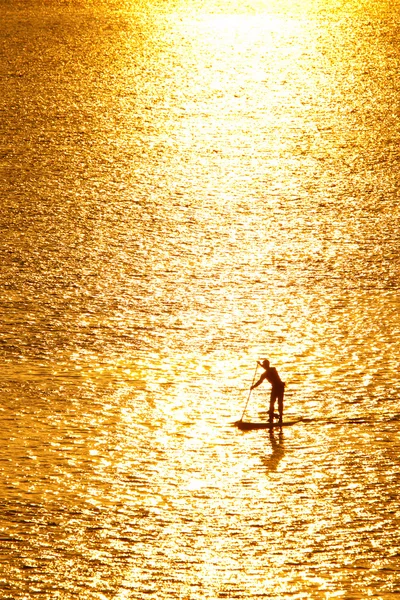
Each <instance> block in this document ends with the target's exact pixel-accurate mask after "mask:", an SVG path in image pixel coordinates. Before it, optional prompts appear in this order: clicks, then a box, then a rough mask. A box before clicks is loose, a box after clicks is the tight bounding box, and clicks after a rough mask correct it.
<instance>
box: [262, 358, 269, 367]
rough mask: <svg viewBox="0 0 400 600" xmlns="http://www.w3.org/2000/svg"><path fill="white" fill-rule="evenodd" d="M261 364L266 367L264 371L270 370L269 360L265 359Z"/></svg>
mask: <svg viewBox="0 0 400 600" xmlns="http://www.w3.org/2000/svg"><path fill="white" fill-rule="evenodd" d="M261 364H262V366H263V367H264V369H268V368H269V360H267V359H266V358H264V360H263V361H262V363H261Z"/></svg>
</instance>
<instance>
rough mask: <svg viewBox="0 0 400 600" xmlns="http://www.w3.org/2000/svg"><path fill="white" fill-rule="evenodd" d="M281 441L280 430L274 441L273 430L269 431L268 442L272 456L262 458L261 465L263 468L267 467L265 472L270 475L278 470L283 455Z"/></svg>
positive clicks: (283, 450)
mask: <svg viewBox="0 0 400 600" xmlns="http://www.w3.org/2000/svg"><path fill="white" fill-rule="evenodd" d="M283 439H284V438H283V433H282V429H280V430H279V435H278V439H276V437H275V435H274V430H273V429H270V430H269V440H270V442H271V448H272V454H270V455H269V456H264V457H263V458H262V463H263V465H264V466H265V467H267V470H268V471H269V472H270V473H271V472H273V471H276V470H277V469H278V466H279V462H280V461H281V460H282V458H283V457H284V455H285V448H284V445H283Z"/></svg>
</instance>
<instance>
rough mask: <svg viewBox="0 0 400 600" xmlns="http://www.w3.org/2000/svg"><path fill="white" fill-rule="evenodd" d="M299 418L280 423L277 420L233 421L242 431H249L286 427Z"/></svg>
mask: <svg viewBox="0 0 400 600" xmlns="http://www.w3.org/2000/svg"><path fill="white" fill-rule="evenodd" d="M299 421H300V419H297V420H296V421H283V423H282V424H281V425H279V423H278V421H275V423H248V422H246V421H236V423H234V424H235V425H236V427H237V428H238V429H241V430H242V431H250V430H251V429H273V428H275V427H287V426H289V425H295V424H296V423H299Z"/></svg>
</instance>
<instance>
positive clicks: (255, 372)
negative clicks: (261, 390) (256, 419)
mask: <svg viewBox="0 0 400 600" xmlns="http://www.w3.org/2000/svg"><path fill="white" fill-rule="evenodd" d="M257 369H258V362H257V365H256V370H255V371H254V376H253V381H252V383H251V386H250V391H249V395H248V398H247V402H246V406H245V407H244V410H243V413H242V416H241V418H240V421H237V423H241V422H242V421H243V417H244V413H245V412H246V408H247V405H248V403H249V400H250V396H251V388H252V387H253V383H254V380H255V378H256V374H257Z"/></svg>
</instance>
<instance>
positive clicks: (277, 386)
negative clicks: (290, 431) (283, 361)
mask: <svg viewBox="0 0 400 600" xmlns="http://www.w3.org/2000/svg"><path fill="white" fill-rule="evenodd" d="M257 364H259V365H260V367H262V368H263V369H264V373H263V374H262V375H261V377H260V379H259V380H258V381H257V382H256V383H255V384H254V385H252V386H251V388H250V391H251V390H254V388H256V387H258V386H259V385H260V384H261V383H262V382H263V381H264V380H265V379H266V380H267V381H268V382H269V383H270V384H271V386H272V388H271V397H270V401H269V411H268V420H269V423H273V421H274V406H275V401H276V400H278V412H279V425H282V419H283V394H284V392H285V383H284V382H283V381H282V380H281V378H280V377H279V375H278V371H277V370H276V369H275V367H270V366H269V360H267V359H264V360H263V361H262V363H260V362H257Z"/></svg>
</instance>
